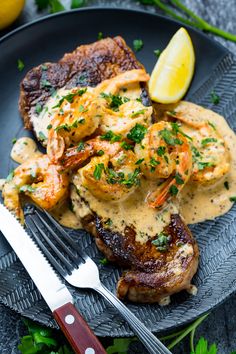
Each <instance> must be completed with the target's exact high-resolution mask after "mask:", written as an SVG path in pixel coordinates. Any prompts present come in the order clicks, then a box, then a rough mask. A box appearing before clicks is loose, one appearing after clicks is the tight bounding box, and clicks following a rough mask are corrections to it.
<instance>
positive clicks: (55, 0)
mask: <svg viewBox="0 0 236 354" xmlns="http://www.w3.org/2000/svg"><path fill="white" fill-rule="evenodd" d="M49 5H50V12H51V14H54V13H56V12H61V11H65V7H64V6H63V5H62V3H61V2H60V1H59V0H49Z"/></svg>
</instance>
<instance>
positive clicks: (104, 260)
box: [99, 258, 109, 265]
mask: <svg viewBox="0 0 236 354" xmlns="http://www.w3.org/2000/svg"><path fill="white" fill-rule="evenodd" d="M99 263H101V264H102V265H107V264H109V261H108V259H106V258H102V259H100V261H99Z"/></svg>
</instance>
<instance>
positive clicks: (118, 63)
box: [19, 37, 150, 129]
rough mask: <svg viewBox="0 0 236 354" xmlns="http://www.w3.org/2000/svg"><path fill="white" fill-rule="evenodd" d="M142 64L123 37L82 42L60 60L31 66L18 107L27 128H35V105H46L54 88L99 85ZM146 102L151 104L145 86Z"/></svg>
mask: <svg viewBox="0 0 236 354" xmlns="http://www.w3.org/2000/svg"><path fill="white" fill-rule="evenodd" d="M139 68H143V65H142V64H140V63H139V62H138V60H137V59H136V58H135V55H134V53H133V52H132V51H131V49H130V48H129V47H128V46H127V45H126V43H125V41H124V40H123V38H121V37H115V38H105V39H102V40H100V41H97V42H95V43H92V44H88V45H81V46H79V47H78V48H76V49H75V50H74V51H73V52H72V53H67V54H65V55H64V56H63V58H62V59H61V60H59V62H58V63H44V64H42V65H39V66H37V67H35V68H33V69H31V70H30V71H29V72H28V73H27V74H26V76H25V78H24V79H23V81H22V82H21V87H20V98H19V110H20V113H21V115H22V118H23V120H24V125H25V128H27V129H34V119H33V117H34V116H35V114H36V111H35V109H36V105H37V104H38V105H40V106H42V107H43V106H44V104H45V103H46V101H47V100H48V99H49V98H50V97H51V96H52V95H53V93H54V92H55V90H57V89H60V88H62V87H65V88H67V89H70V88H73V87H76V86H96V85H98V84H99V83H100V82H102V81H104V80H106V79H110V78H112V77H114V76H116V75H118V74H120V73H122V72H125V71H128V70H132V69H139ZM142 99H143V102H144V103H146V105H148V104H149V105H150V100H149V97H148V95H147V91H145V88H143V94H142Z"/></svg>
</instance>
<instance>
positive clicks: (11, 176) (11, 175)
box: [6, 170, 14, 182]
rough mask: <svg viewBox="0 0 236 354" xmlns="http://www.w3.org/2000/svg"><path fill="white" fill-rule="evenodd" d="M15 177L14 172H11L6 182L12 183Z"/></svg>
mask: <svg viewBox="0 0 236 354" xmlns="http://www.w3.org/2000/svg"><path fill="white" fill-rule="evenodd" d="M13 177H14V170H11V172H10V173H9V174H8V176H7V178H6V182H11V181H12V180H13Z"/></svg>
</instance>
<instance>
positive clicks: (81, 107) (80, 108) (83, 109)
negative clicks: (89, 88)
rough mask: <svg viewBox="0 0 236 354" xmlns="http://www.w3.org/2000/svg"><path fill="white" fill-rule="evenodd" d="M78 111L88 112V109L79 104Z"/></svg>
mask: <svg viewBox="0 0 236 354" xmlns="http://www.w3.org/2000/svg"><path fill="white" fill-rule="evenodd" d="M79 112H80V113H84V112H88V109H86V108H84V106H83V105H82V104H81V105H80V106H79Z"/></svg>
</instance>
